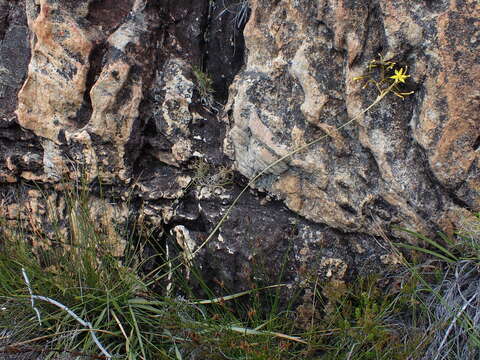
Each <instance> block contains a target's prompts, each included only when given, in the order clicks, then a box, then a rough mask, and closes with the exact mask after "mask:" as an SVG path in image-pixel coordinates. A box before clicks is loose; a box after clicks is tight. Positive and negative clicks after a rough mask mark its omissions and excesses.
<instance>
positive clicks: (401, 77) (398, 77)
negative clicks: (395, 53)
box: [390, 68, 410, 83]
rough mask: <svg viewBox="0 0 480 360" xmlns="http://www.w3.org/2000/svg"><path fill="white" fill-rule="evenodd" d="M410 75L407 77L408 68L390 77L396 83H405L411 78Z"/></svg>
mask: <svg viewBox="0 0 480 360" xmlns="http://www.w3.org/2000/svg"><path fill="white" fill-rule="evenodd" d="M409 77H410V75H407V68H405V69H404V68H400V69H399V70H395V75H393V76H390V79H393V80H395V82H396V83H405V80H406V79H407V78H409Z"/></svg>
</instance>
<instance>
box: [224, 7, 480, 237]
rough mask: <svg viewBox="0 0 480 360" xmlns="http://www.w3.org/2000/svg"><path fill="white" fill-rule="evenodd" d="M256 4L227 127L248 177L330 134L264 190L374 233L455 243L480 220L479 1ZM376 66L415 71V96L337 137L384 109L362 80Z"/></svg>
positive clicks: (348, 227)
mask: <svg viewBox="0 0 480 360" xmlns="http://www.w3.org/2000/svg"><path fill="white" fill-rule="evenodd" d="M251 4H252V17H251V19H250V21H249V23H248V24H247V26H246V28H245V32H244V35H245V42H246V46H247V49H248V57H247V63H246V66H245V68H244V69H243V70H242V72H240V73H239V75H238V76H237V77H236V81H235V83H234V84H233V85H232V87H231V94H230V102H229V104H228V109H229V111H230V116H229V117H228V120H227V121H228V122H229V123H230V124H231V130H230V131H229V137H230V143H231V145H232V146H233V148H234V152H233V159H234V160H235V166H236V168H237V169H238V170H239V171H240V172H241V173H242V174H244V175H245V176H247V177H249V178H251V177H253V176H254V175H255V174H257V173H258V172H260V171H261V170H262V169H263V168H264V167H265V166H266V165H267V164H269V163H271V162H273V161H274V160H276V159H278V158H280V157H282V156H284V155H285V154H287V153H289V152H290V151H292V150H294V149H296V148H298V147H299V146H301V145H303V144H305V143H306V142H308V140H311V139H314V138H315V137H317V136H320V135H321V134H324V133H325V134H328V137H329V138H328V139H327V140H326V141H323V142H321V143H319V144H316V145H314V146H312V147H311V148H310V149H308V150H306V151H303V152H302V153H300V154H298V155H295V156H293V158H292V159H289V160H286V161H284V162H283V163H282V164H280V165H278V166H276V167H275V168H273V169H272V170H271V171H270V175H269V176H266V177H264V178H263V179H261V180H260V181H259V182H258V183H257V187H258V188H262V189H265V190H267V191H269V192H272V193H274V194H275V195H276V196H277V197H278V198H280V199H284V201H285V203H286V205H287V206H288V207H289V208H290V209H292V210H293V211H295V212H296V213H298V214H301V215H303V216H304V217H306V218H307V219H310V220H312V221H315V222H319V223H325V224H328V225H330V226H332V227H334V228H337V229H341V230H343V231H346V232H362V233H366V234H374V233H375V230H374V229H375V227H376V225H377V224H380V226H382V227H384V228H385V227H388V226H389V225H398V226H403V227H409V228H415V229H417V230H419V231H421V232H424V233H429V232H431V231H432V230H438V228H441V229H442V230H448V229H449V227H451V226H455V225H457V224H458V223H457V220H458V218H459V214H461V213H462V211H463V210H464V209H466V208H469V209H471V210H478V209H479V208H480V203H479V201H480V196H479V191H480V186H479V185H480V183H479V181H480V172H479V165H478V163H479V156H480V153H479V151H478V146H479V144H478V139H479V135H480V121H479V118H478V103H479V102H478V100H479V98H478V96H479V94H478V86H477V85H476V84H477V83H478V80H479V77H480V68H479V67H478V60H479V59H478V40H479V39H478V36H479V34H478V31H477V33H475V31H476V30H475V29H478V16H479V6H478V2H476V1H452V2H450V4H448V3H447V2H445V1H443V2H440V3H436V4H434V5H433V4H429V3H428V2H427V3H425V2H411V1H397V2H395V3H392V2H390V1H378V2H377V1H355V2H350V1H341V0H340V1H318V2H312V1H279V2H275V3H272V2H270V1H261V0H258V1H257V0H255V1H252V2H251ZM441 4H443V6H442V5H441ZM475 24H477V26H475ZM377 53H382V54H383V55H384V57H385V58H387V59H394V61H397V62H399V63H401V64H402V65H403V66H408V67H409V72H410V74H411V75H412V77H411V80H409V81H408V84H407V85H408V86H409V87H410V88H411V89H413V90H415V94H414V95H412V96H410V97H408V98H406V99H405V100H404V101H402V100H401V99H399V98H395V97H394V96H393V95H392V96H390V97H388V98H386V99H384V100H383V101H382V103H381V104H380V105H379V106H377V107H376V108H375V109H373V110H372V111H371V112H369V113H367V114H366V115H365V116H362V117H361V118H360V119H359V120H358V121H357V122H356V123H355V124H352V125H350V126H349V127H347V128H344V129H342V130H336V129H335V128H336V127H338V126H340V125H342V124H343V123H344V122H346V121H347V120H348V119H349V117H352V116H355V114H357V113H358V112H360V111H361V109H362V108H365V107H367V106H368V105H369V103H372V102H373V101H374V100H375V97H376V95H375V94H374V93H373V91H367V90H362V89H361V86H362V84H361V83H359V82H355V81H353V78H354V77H355V76H358V75H361V74H362V73H363V72H364V69H365V67H366V65H367V64H368V62H369V61H370V60H371V59H374V58H376V57H377ZM460 93H461V94H464V96H463V97H461V98H460V97H458V94H460ZM397 235H398V236H402V234H401V233H397Z"/></svg>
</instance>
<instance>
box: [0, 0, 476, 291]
mask: <svg viewBox="0 0 480 360" xmlns="http://www.w3.org/2000/svg"><path fill="white" fill-rule="evenodd" d="M242 6H243V5H242V4H241V2H238V1H236V0H225V1H223V0H222V1H208V0H203V1H194V2H192V1H186V0H171V1H163V2H160V1H156V0H116V1H113V0H105V1H96V0H89V1H70V0H17V1H6V0H0V95H1V96H0V204H1V206H2V207H1V214H0V215H1V216H3V217H5V218H7V219H8V220H9V221H14V220H15V219H23V220H25V221H27V222H29V223H30V225H31V226H32V227H33V231H41V232H43V233H44V234H46V235H47V238H48V235H49V231H50V230H51V220H49V218H48V214H49V211H50V210H48V209H49V208H48V207H49V206H51V205H49V204H54V205H55V206H54V207H55V208H56V210H55V211H57V212H56V213H58V214H60V215H59V216H60V218H61V217H62V214H63V217H64V218H65V219H66V218H67V216H68V215H71V214H70V213H69V210H68V207H66V206H65V192H64V188H63V187H64V179H65V178H67V179H72V180H75V181H79V180H82V181H83V182H84V185H85V183H86V185H88V186H90V188H91V190H92V196H93V198H92V206H91V207H92V210H93V214H94V216H95V214H99V212H100V210H102V209H106V210H107V211H106V217H101V216H100V215H98V223H99V226H101V227H103V228H104V229H107V230H108V231H109V233H110V235H111V238H112V239H113V241H116V240H115V239H117V240H118V239H119V238H120V236H121V235H120V234H118V233H117V232H116V229H117V228H118V226H120V225H121V224H122V223H126V222H127V219H131V218H134V219H139V220H140V221H142V222H143V223H145V224H149V226H153V227H154V228H155V229H156V230H155V232H154V234H156V236H157V245H158V246H157V248H156V249H154V248H151V249H147V248H146V250H145V251H146V252H148V251H158V250H159V249H161V250H165V249H166V248H167V247H168V248H169V249H170V250H171V254H173V255H175V254H176V253H179V252H182V253H183V259H184V260H185V264H186V266H187V268H188V266H189V263H190V262H191V260H192V258H191V253H192V248H196V247H197V246H199V245H200V244H201V243H202V242H203V241H204V240H205V239H206V237H207V236H208V234H209V233H210V231H211V230H212V229H213V228H214V226H215V224H216V223H217V222H218V221H219V220H220V219H221V217H222V216H223V215H224V214H225V212H226V211H227V209H228V207H229V205H230V204H231V203H232V201H233V200H234V199H235V197H236V196H237V195H238V194H239V192H240V191H241V189H242V188H243V187H244V186H245V185H246V184H247V183H248V179H251V178H252V177H253V176H255V175H256V174H257V173H258V172H259V171H261V170H262V169H263V168H264V167H265V166H267V165H269V164H270V163H271V162H273V161H275V160H276V159H278V158H279V157H281V156H284V155H286V154H288V153H289V152H290V151H292V150H294V149H296V148H298V147H299V146H302V145H304V144H306V143H307V142H309V141H311V140H313V139H315V138H317V137H319V136H322V135H324V134H327V135H328V138H327V139H326V140H325V141H322V142H319V143H318V144H316V145H314V146H312V147H311V148H309V149H307V150H305V151H303V152H301V153H299V154H297V155H295V156H293V158H291V159H287V160H285V161H283V162H282V163H281V164H278V165H277V166H275V167H274V168H272V169H270V171H269V172H268V174H267V175H265V176H263V177H262V178H261V179H260V180H259V181H257V182H256V184H255V186H254V189H251V191H247V192H246V193H245V194H244V195H243V197H242V198H241V199H240V201H239V203H238V204H237V205H236V206H235V208H234V210H233V212H232V214H231V216H230V217H229V218H228V220H227V221H226V222H225V223H224V224H222V226H221V228H220V230H219V233H218V236H215V237H214V238H213V239H212V240H211V241H210V243H208V244H207V246H205V247H204V248H203V249H202V250H201V251H200V252H199V253H198V254H197V256H196V257H195V259H194V262H195V264H196V265H197V266H199V267H200V268H201V269H202V270H203V271H204V273H205V274H206V276H207V278H208V280H209V281H210V284H211V285H212V286H214V287H217V288H218V289H227V291H229V292H231V291H235V290H240V289H245V288H249V287H251V286H252V285H253V284H259V283H262V284H271V283H272V282H276V281H286V282H291V283H296V284H301V285H303V286H309V284H311V283H312V282H313V283H315V282H316V281H317V279H321V280H322V281H329V282H330V283H331V284H333V285H334V287H335V288H338V289H341V288H342V284H343V282H344V281H345V280H347V279H348V278H349V277H350V276H352V275H355V274H358V273H362V274H366V273H369V272H376V273H379V272H383V271H386V270H388V269H389V268H390V267H395V266H396V265H397V264H398V259H397V258H396V257H395V255H394V254H393V253H392V251H391V250H390V248H389V247H388V246H384V242H383V240H382V237H381V236H382V234H387V235H388V236H390V237H396V238H397V239H402V240H403V241H412V239H409V238H408V237H407V236H406V235H405V233H402V232H398V231H395V230H392V229H391V225H397V226H404V227H408V228H412V229H415V230H417V231H419V232H423V233H425V234H433V233H434V231H436V230H443V231H446V232H451V231H452V229H454V228H455V227H456V226H457V224H458V222H459V220H461V219H462V217H464V216H467V215H468V214H469V213H470V212H472V211H478V210H480V196H479V190H480V189H479V188H480V183H479V182H480V173H479V172H480V170H479V154H480V152H479V151H480V150H479V145H480V144H479V135H480V121H479V119H478V104H479V100H480V94H479V92H478V83H479V80H480V79H479V76H480V68H479V65H478V63H479V61H478V55H477V54H478V45H479V40H480V39H479V36H480V33H479V32H478V30H477V29H478V27H479V26H478V21H479V20H478V18H479V5H478V2H477V1H474V0H470V1H466V0H463V1H461V0H456V1H453V0H452V1H446V0H442V1H407V0H404V1H396V2H391V1H387V0H375V1H370V0H358V1H346V0H318V1H311V0H295V1H294V0H279V1H270V0H251V1H249V7H245V8H242ZM245 6H246V5H245ZM242 9H243V10H242ZM241 11H245V12H244V13H241ZM242 14H244V15H242ZM248 16H249V18H248ZM242 19H243V20H242ZM247 20H248V23H247V24H246V27H245V30H243V27H244V25H245V22H246V21H247ZM378 53H381V54H382V55H383V56H384V57H385V58H387V59H390V58H392V59H393V60H394V61H396V62H398V63H399V64H401V66H407V65H408V69H409V73H410V74H411V78H409V79H408V81H407V85H406V90H414V91H415V94H414V95H411V96H409V97H407V98H406V99H405V100H401V99H399V98H397V97H395V96H393V95H392V96H388V97H387V98H385V99H384V100H383V101H382V102H381V103H380V104H379V105H378V106H377V107H376V108H375V109H373V110H372V111H370V112H369V113H367V114H366V115H364V116H362V117H360V118H359V119H358V121H356V122H355V123H353V124H351V125H350V126H348V127H346V128H343V129H340V130H338V129H337V127H338V126H340V125H342V124H343V123H345V122H346V121H348V119H350V118H352V117H353V116H355V115H356V114H357V113H358V112H359V111H360V110H361V109H363V108H365V107H366V106H368V105H369V104H370V103H371V102H372V101H373V100H374V99H375V97H376V95H377V94H376V93H375V89H373V88H367V89H363V90H362V89H361V85H362V84H361V83H359V82H355V81H353V78H354V77H355V76H358V75H361V74H362V73H363V72H364V70H365V67H366V65H367V64H368V62H369V61H370V60H371V59H373V58H376V57H377V54H378ZM194 69H197V70H198V69H200V70H202V71H205V72H206V74H207V75H209V76H210V77H211V79H212V86H213V89H214V90H215V98H214V101H212V102H205V99H202V91H201V84H199V83H198V79H197V78H196V77H195V75H194ZM232 81H233V83H232ZM459 94H461V97H460V96H459ZM227 100H228V101H227ZM222 104H225V107H223V105H222ZM100 184H101V185H102V187H100ZM100 188H101V189H102V193H103V194H104V196H106V199H108V201H107V200H105V199H104V200H100V199H98V198H96V196H98V195H99V193H100V190H99V189H100ZM40 189H41V190H40ZM108 204H113V205H108ZM109 219H111V220H109ZM49 221H50V223H49ZM113 225H114V226H113ZM117 225H118V226H117ZM64 226H65V231H67V230H66V223H64ZM112 226H113V227H112ZM71 230H72V229H71ZM118 241H119V243H120V244H119V245H120V246H119V247H118V249H119V251H121V249H122V247H123V244H122V243H121V241H120V240H118ZM36 245H37V248H39V249H43V250H44V251H48V246H49V244H48V243H47V244H36ZM173 255H172V256H173ZM154 265H155V264H147V265H146V267H149V266H150V267H153V266H154ZM280 267H282V268H283V269H284V271H283V272H282V271H279V270H280ZM146 270H148V269H146ZM187 273H188V270H187ZM163 285H164V284H159V289H160V288H162V286H163ZM307 295H308V294H306V295H305V296H306V297H308V296H307ZM326 296H327V297H328V295H326Z"/></svg>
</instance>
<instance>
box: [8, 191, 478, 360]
mask: <svg viewBox="0 0 480 360" xmlns="http://www.w3.org/2000/svg"><path fill="white" fill-rule="evenodd" d="M70 196H71V198H70V201H69V202H68V204H69V205H68V206H69V207H70V210H72V211H70V212H69V213H70V214H72V216H71V217H70V219H68V220H69V230H70V233H69V234H68V235H66V234H64V233H62V234H60V233H59V234H57V238H56V239H55V242H53V243H52V246H51V248H50V249H47V248H45V249H41V248H35V247H33V248H32V245H35V244H27V242H26V239H31V238H32V237H31V235H32V229H31V228H29V227H28V226H27V225H25V224H24V225H23V226H18V227H16V228H15V227H12V225H11V224H6V222H2V226H1V229H2V230H1V234H0V235H1V240H0V245H1V248H2V249H1V250H2V251H1V253H0V296H1V298H0V299H1V304H2V310H1V311H0V331H1V333H2V338H1V340H0V346H1V347H0V351H1V352H2V353H3V354H9V353H13V352H30V353H36V354H37V356H42V357H43V358H45V359H66V358H69V356H72V354H76V355H75V356H79V357H80V358H85V359H89V358H94V357H93V356H98V354H99V350H98V348H97V347H96V346H95V344H94V343H93V341H92V339H91V337H90V336H89V334H88V332H87V331H86V329H85V328H83V327H82V326H80V325H79V324H78V323H77V322H76V321H75V320H74V319H72V318H71V317H69V316H68V315H67V314H66V313H65V311H63V310H61V309H58V308H56V307H53V306H51V304H48V303H42V302H41V301H38V300H37V301H36V302H35V307H36V308H38V309H39V310H40V313H41V321H42V322H41V324H39V323H38V321H37V317H36V315H35V313H34V310H33V308H32V306H31V302H30V300H31V299H30V295H29V292H28V288H27V286H26V284H25V282H24V280H23V278H22V268H25V270H26V272H27V273H28V274H29V278H30V282H31V287H32V290H33V293H34V294H37V295H43V296H48V297H50V298H52V299H55V300H56V301H58V302H60V303H62V304H64V305H65V306H66V307H68V308H69V309H71V310H72V311H74V312H75V313H76V314H78V316H80V317H82V318H84V319H86V320H87V321H90V322H91V323H92V325H93V327H94V328H95V329H96V331H97V332H98V337H99V338H100V340H101V342H102V344H104V345H105V346H106V347H107V348H108V351H109V352H110V353H112V354H114V355H115V356H114V358H118V359H142V358H143V359H247V358H248V359H315V358H318V357H320V356H321V358H322V359H422V358H425V359H426V358H428V359H433V358H438V359H443V358H456V359H467V358H472V357H467V356H475V355H478V349H479V346H478V345H479V344H480V341H479V339H480V334H479V327H478V325H479V319H480V312H479V311H478V308H479V307H478V303H479V301H480V274H479V270H478V268H479V266H478V265H479V263H480V252H479V245H478V244H479V242H478V241H479V235H480V234H479V232H478V226H479V222H480V218H479V217H476V218H474V219H469V220H468V221H465V224H466V225H465V229H462V230H461V231H459V232H458V233H457V235H456V242H455V246H454V247H451V246H450V245H452V244H454V243H453V240H451V244H450V243H444V244H440V243H439V242H438V241H437V240H430V239H428V240H429V241H427V242H425V245H428V246H429V249H427V248H422V247H421V246H422V245H419V246H418V248H417V249H409V252H410V251H414V252H421V251H422V249H423V250H429V251H434V250H432V249H436V250H438V249H440V248H444V249H445V250H447V251H448V252H450V253H451V254H452V259H455V261H454V262H451V261H446V260H445V259H443V258H442V257H433V258H430V260H428V261H427V262H419V263H417V264H410V263H407V262H406V261H405V266H404V272H403V273H399V274H397V275H395V276H392V277H391V278H388V279H379V278H375V277H364V278H359V279H357V280H356V283H352V285H350V286H348V287H339V288H334V287H329V286H331V284H330V285H329V284H328V283H322V282H319V281H318V279H312V281H311V283H310V284H304V287H303V288H300V287H299V288H298V289H297V291H293V292H290V295H289V297H288V298H287V297H286V294H287V292H285V291H283V290H284V287H283V286H282V285H283V284H282V280H283V279H282V278H281V277H282V275H281V273H282V272H281V271H280V274H279V278H278V284H272V285H279V286H278V287H274V288H265V286H264V285H265V284H261V283H257V284H256V287H254V288H252V289H250V290H247V291H245V292H244V293H240V294H228V293H225V294H214V293H212V291H211V290H210V289H209V288H208V287H207V286H206V285H205V283H204V281H203V280H202V277H201V275H200V274H201V272H200V271H199V270H196V269H191V274H192V275H193V276H191V277H190V279H187V278H186V277H185V273H184V271H183V269H182V268H181V267H178V266H176V265H177V264H176V262H175V261H176V260H175V258H173V259H171V260H170V262H165V261H163V262H162V260H161V258H162V255H161V254H160V255H156V257H158V260H160V265H159V266H158V267H157V268H155V269H154V270H153V271H149V273H148V274H145V272H144V271H142V266H143V265H144V264H145V263H146V261H148V260H151V258H150V259H146V258H144V256H143V255H142V252H141V250H140V249H141V248H142V244H141V241H149V235H148V234H153V233H154V232H148V231H146V229H144V228H141V227H139V226H138V225H137V226H135V224H130V229H129V231H127V230H128V229H125V232H124V234H125V237H126V240H127V243H128V244H130V246H129V247H127V250H126V252H125V255H124V256H121V257H118V256H115V255H114V254H113V252H112V248H111V239H108V234H106V233H102V232H101V231H98V230H97V229H96V227H95V223H94V220H93V219H92V216H91V214H90V213H89V207H88V201H87V200H88V194H87V193H86V192H82V191H76V192H72V193H71V194H70ZM72 196H73V198H72ZM73 214H75V215H73ZM20 225H21V224H20ZM134 234H135V236H134ZM41 236H44V235H42V233H34V238H33V239H37V240H38V241H37V243H38V244H42V243H43V242H45V241H47V240H50V241H51V240H52V239H41V238H39V237H41ZM418 237H419V239H420V240H425V237H423V236H421V235H418ZM443 238H444V239H447V238H446V237H445V236H443ZM139 239H143V240H141V241H140V240H139ZM440 240H441V238H440ZM434 243H436V244H437V245H438V246H434V245H433V244H434ZM447 248H448V249H447ZM47 250H48V251H47ZM399 256H401V257H402V258H403V256H402V255H401V254H400V253H399ZM254 278H255V275H254V274H252V280H253V279H254ZM167 279H169V280H168V281H167ZM169 281H171V282H173V283H172V284H170V289H171V291H170V293H169V295H167V292H166V290H165V289H166V287H165V286H164V287H163V288H162V287H159V286H158V285H159V284H163V285H165V284H168V282H169ZM154 287H155V289H156V291H152V289H153V288H154ZM159 289H160V290H159ZM195 289H200V290H201V292H202V293H203V294H208V297H209V299H210V300H205V301H197V299H196V298H195V294H198V290H195ZM312 289H313V290H312ZM225 291H228V289H225ZM335 292H337V293H335ZM228 295H230V296H228ZM197 296H198V295H197ZM466 301H467V302H468V304H467V303H466ZM424 354H426V355H424ZM423 356H428V357H423ZM97 358H99V357H97ZM100 358H101V357H100Z"/></svg>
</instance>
